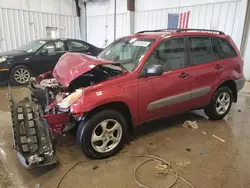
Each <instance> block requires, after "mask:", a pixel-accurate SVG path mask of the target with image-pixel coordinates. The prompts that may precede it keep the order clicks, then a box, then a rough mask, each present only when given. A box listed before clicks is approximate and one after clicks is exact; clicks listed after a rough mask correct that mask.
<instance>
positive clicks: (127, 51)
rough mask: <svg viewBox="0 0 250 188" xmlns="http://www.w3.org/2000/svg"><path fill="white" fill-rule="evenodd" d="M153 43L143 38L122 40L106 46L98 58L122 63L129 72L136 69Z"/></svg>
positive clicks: (151, 40)
mask: <svg viewBox="0 0 250 188" xmlns="http://www.w3.org/2000/svg"><path fill="white" fill-rule="evenodd" d="M153 41H154V40H153V39H143V38H122V39H120V40H118V41H115V42H114V43H112V44H111V45H110V46H108V47H107V48H106V49H105V50H104V51H103V52H102V53H101V54H100V55H99V56H98V58H100V59H104V60H108V61H113V62H119V63H122V65H123V66H124V67H125V68H126V69H127V70H128V71H129V72H131V71H133V70H134V69H135V68H136V67H137V65H138V63H139V62H140V60H141V59H142V58H143V57H144V55H145V54H146V52H147V50H148V49H149V47H150V46H151V44H152V43H153Z"/></svg>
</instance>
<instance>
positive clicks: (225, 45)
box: [217, 38, 237, 59]
mask: <svg viewBox="0 0 250 188" xmlns="http://www.w3.org/2000/svg"><path fill="white" fill-rule="evenodd" d="M217 40H218V41H219V44H220V47H221V50H222V53H223V59H227V58H233V57H236V56H237V54H236V52H235V50H234V48H233V47H232V46H231V44H230V43H229V42H228V41H227V40H225V39H219V38H218V39H217Z"/></svg>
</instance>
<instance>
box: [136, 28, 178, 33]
mask: <svg viewBox="0 0 250 188" xmlns="http://www.w3.org/2000/svg"><path fill="white" fill-rule="evenodd" d="M174 30H176V29H174ZM161 31H173V29H155V30H144V31H139V32H137V33H136V34H139V33H149V32H161Z"/></svg>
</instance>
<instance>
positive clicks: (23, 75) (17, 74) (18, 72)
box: [9, 65, 32, 85]
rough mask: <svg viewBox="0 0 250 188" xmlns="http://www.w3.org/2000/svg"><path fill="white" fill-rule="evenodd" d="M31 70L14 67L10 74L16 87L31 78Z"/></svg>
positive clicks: (25, 67) (20, 66)
mask: <svg viewBox="0 0 250 188" xmlns="http://www.w3.org/2000/svg"><path fill="white" fill-rule="evenodd" d="M31 74H32V72H31V70H30V69H29V68H28V67H27V66H24V65H19V66H16V67H14V68H13V69H12V70H11V72H10V78H9V79H10V81H11V83H12V84H14V85H23V84H25V83H26V82H27V81H29V80H30V78H31Z"/></svg>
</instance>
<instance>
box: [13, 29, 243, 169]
mask: <svg viewBox="0 0 250 188" xmlns="http://www.w3.org/2000/svg"><path fill="white" fill-rule="evenodd" d="M242 67H243V60H242V59H241V57H240V53H239V51H238V50H237V48H236V46H235V44H234V43H233V41H232V40H231V38H230V37H229V36H227V35H225V34H224V33H223V32H220V31H214V30H191V29H189V30H176V31H173V30H171V31H167V30H157V31H156V30H155V31H143V32H139V33H137V34H135V35H131V36H127V37H123V38H121V39H118V40H116V41H114V42H113V43H112V44H111V45H110V46H108V47H107V48H106V49H105V50H104V51H103V52H102V53H101V54H100V55H99V56H98V57H91V56H87V55H84V54H77V53H66V54H65V55H63V56H62V57H61V58H60V60H59V61H58V63H57V65H56V67H55V68H54V70H53V72H47V73H45V74H43V75H40V76H39V77H37V78H34V79H32V80H31V81H30V82H29V83H28V87H29V89H30V90H31V96H30V97H28V98H25V99H24V100H22V101H19V102H17V101H14V99H13V98H12V96H11V93H10V94H9V96H10V103H11V112H12V113H11V114H12V121H13V132H14V141H15V148H16V150H17V155H18V157H19V159H20V161H21V162H22V164H23V165H24V166H26V167H27V168H29V167H32V166H44V165H49V164H53V163H55V162H56V157H55V148H54V139H55V137H56V136H58V135H61V134H64V133H66V132H67V131H69V130H71V129H72V128H73V127H77V142H78V143H79V144H80V146H81V147H82V149H83V151H84V153H85V154H86V155H87V156H88V157H90V158H94V159H96V158H106V157H110V156H112V155H114V154H115V153H117V152H118V151H119V150H120V149H121V148H122V147H123V145H124V139H125V136H126V134H127V133H128V132H133V129H134V127H136V126H137V125H139V124H142V123H143V122H146V121H150V120H153V119H157V118H161V117H164V116H168V115H173V114H177V113H181V112H184V111H189V110H194V109H204V111H205V114H206V115H207V116H208V117H209V118H210V119H213V120H218V119H222V118H223V117H225V116H226V115H227V113H228V112H229V110H230V108H231V104H232V102H236V101H237V92H238V91H239V90H240V89H242V88H243V86H244V82H245V79H244V76H243V73H242Z"/></svg>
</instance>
